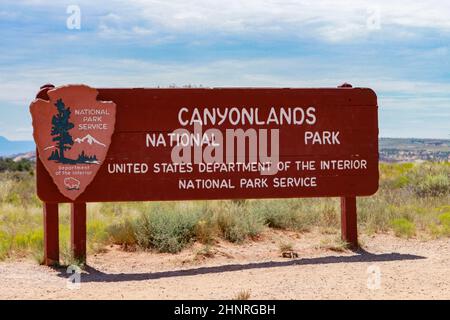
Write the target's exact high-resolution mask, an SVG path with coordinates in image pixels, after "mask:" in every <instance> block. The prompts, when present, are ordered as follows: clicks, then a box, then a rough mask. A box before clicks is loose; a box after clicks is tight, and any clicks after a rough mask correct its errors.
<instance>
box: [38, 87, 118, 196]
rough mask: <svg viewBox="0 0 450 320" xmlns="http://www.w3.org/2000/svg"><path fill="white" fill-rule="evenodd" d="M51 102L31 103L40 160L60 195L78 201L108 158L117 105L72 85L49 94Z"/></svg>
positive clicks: (89, 89)
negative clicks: (99, 99) (100, 99)
mask: <svg viewBox="0 0 450 320" xmlns="http://www.w3.org/2000/svg"><path fill="white" fill-rule="evenodd" d="M47 94H48V98H49V100H48V101H47V100H43V99H36V100H34V101H33V102H32V103H31V106H30V111H31V115H32V118H33V136H34V140H35V141H36V146H37V149H38V154H39V160H40V161H41V162H42V163H43V164H44V166H45V168H46V169H47V171H48V172H49V174H50V176H51V177H52V179H53V181H54V182H55V184H56V186H57V187H58V189H59V191H60V192H61V193H62V194H63V195H65V196H66V197H68V198H69V199H71V200H75V199H76V198H77V197H78V196H79V195H80V194H81V193H83V192H84V190H85V189H86V187H87V186H88V185H89V184H90V183H91V182H92V180H93V179H94V177H95V175H96V174H97V171H98V170H99V168H100V166H101V164H102V163H103V161H104V160H105V158H106V153H107V151H108V148H109V145H110V143H111V136H112V134H113V131H114V125H115V117H116V105H115V103H114V102H112V101H98V100H97V94H98V92H97V90H96V89H93V88H90V87H88V86H85V85H68V86H63V87H58V88H55V89H51V90H48V92H47Z"/></svg>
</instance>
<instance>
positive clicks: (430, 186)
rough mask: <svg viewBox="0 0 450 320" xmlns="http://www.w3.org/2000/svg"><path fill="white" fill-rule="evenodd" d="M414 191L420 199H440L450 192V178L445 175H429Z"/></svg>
mask: <svg viewBox="0 0 450 320" xmlns="http://www.w3.org/2000/svg"><path fill="white" fill-rule="evenodd" d="M414 190H415V192H416V194H417V195H418V196H420V197H440V196H444V195H446V194H448V193H449V192H450V176H448V175H447V174H444V173H440V174H436V175H430V174H429V175H427V176H426V177H425V179H424V180H423V181H421V182H420V183H418V184H417V185H415V187H414Z"/></svg>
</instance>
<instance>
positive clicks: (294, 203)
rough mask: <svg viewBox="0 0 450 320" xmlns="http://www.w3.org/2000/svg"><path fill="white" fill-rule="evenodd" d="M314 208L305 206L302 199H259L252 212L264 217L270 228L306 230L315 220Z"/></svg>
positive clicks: (251, 209)
mask: <svg viewBox="0 0 450 320" xmlns="http://www.w3.org/2000/svg"><path fill="white" fill-rule="evenodd" d="M311 211H313V209H312V208H311V207H310V208H306V209H305V208H303V203H302V202H301V200H297V199H295V200H290V199H287V200H263V201H257V202H255V204H254V205H253V206H252V207H251V208H250V212H251V213H252V214H255V215H259V216H261V217H262V219H263V221H264V224H265V225H267V226H269V227H270V228H276V229H285V230H295V231H306V230H307V229H308V228H309V227H310V226H311V225H313V223H314V220H315V215H314V213H312V212H311Z"/></svg>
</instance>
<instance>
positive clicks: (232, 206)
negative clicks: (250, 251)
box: [213, 202, 264, 242]
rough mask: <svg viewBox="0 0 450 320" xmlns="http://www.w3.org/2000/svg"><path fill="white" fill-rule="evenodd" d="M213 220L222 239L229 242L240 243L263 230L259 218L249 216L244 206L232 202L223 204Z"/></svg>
mask: <svg viewBox="0 0 450 320" xmlns="http://www.w3.org/2000/svg"><path fill="white" fill-rule="evenodd" d="M213 219H214V221H215V223H216V225H217V228H218V230H219V232H220V233H221V235H222V237H223V238H224V239H226V240H228V241H230V242H242V241H244V240H245V239H246V238H247V237H256V236H257V235H259V234H260V233H261V232H262V230H263V228H264V220H263V219H262V217H261V216H259V215H256V214H251V213H249V212H248V208H247V207H246V206H242V205H241V204H236V203H233V202H224V206H223V207H221V208H220V209H218V210H217V212H215V215H214V217H213Z"/></svg>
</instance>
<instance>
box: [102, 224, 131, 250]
mask: <svg viewBox="0 0 450 320" xmlns="http://www.w3.org/2000/svg"><path fill="white" fill-rule="evenodd" d="M107 232H108V234H109V236H110V240H111V242H112V243H114V244H118V245H121V246H123V247H124V248H125V249H128V247H134V246H135V245H136V244H137V239H136V234H135V223H134V222H133V221H132V220H131V219H125V220H124V221H121V222H119V223H116V224H113V225H110V226H109V227H108V229H107Z"/></svg>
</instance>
